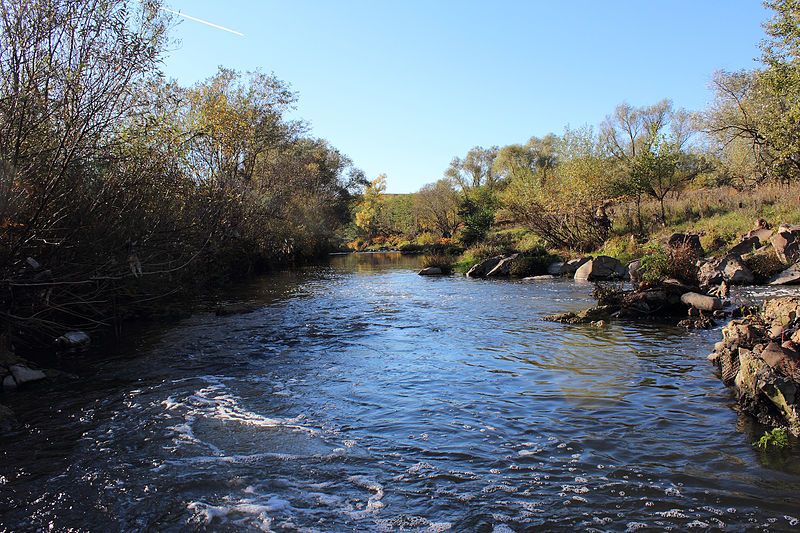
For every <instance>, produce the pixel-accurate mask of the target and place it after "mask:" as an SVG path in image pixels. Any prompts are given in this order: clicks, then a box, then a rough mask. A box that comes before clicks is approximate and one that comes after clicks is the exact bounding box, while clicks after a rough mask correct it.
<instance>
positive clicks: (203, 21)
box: [161, 7, 244, 37]
mask: <svg viewBox="0 0 800 533" xmlns="http://www.w3.org/2000/svg"><path fill="white" fill-rule="evenodd" d="M161 9H162V10H163V11H166V12H168V13H172V14H173V15H178V16H179V17H183V18H185V19H189V20H193V21H195V22H199V23H200V24H205V25H206V26H211V27H212V28H217V29H218V30H222V31H227V32H228V33H232V34H234V35H238V36H239V37H244V33H239V32H238V31H236V30H232V29H230V28H226V27H225V26H220V25H219V24H214V23H213V22H209V21H207V20H203V19H199V18H196V17H191V16H189V15H186V14H185V13H181V12H180V11H174V10H172V9H167V8H166V7H162V8H161Z"/></svg>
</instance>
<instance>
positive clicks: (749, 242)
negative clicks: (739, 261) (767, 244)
mask: <svg viewBox="0 0 800 533" xmlns="http://www.w3.org/2000/svg"><path fill="white" fill-rule="evenodd" d="M760 246H761V239H759V238H758V237H757V236H755V235H753V236H751V237H745V238H744V239H742V241H741V242H740V243H739V244H737V245H736V246H734V247H733V248H731V249H730V250H729V251H728V254H730V255H744V254H749V253H750V252H752V251H753V250H756V249H758V248H759V247H760Z"/></svg>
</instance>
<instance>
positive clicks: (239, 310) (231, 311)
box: [215, 304, 258, 316]
mask: <svg viewBox="0 0 800 533" xmlns="http://www.w3.org/2000/svg"><path fill="white" fill-rule="evenodd" d="M256 309H258V306H257V305H255V304H224V305H220V306H219V307H217V309H216V311H215V313H216V315H217V316H229V315H245V314H247V313H252V312H253V311H255V310H256Z"/></svg>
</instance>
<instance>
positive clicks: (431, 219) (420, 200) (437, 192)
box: [413, 179, 461, 238]
mask: <svg viewBox="0 0 800 533" xmlns="http://www.w3.org/2000/svg"><path fill="white" fill-rule="evenodd" d="M459 207H460V199H459V195H458V192H457V191H456V190H455V188H454V187H453V185H452V183H451V182H450V181H449V180H446V179H441V180H439V181H437V182H436V183H430V184H428V185H425V186H423V187H422V188H421V189H420V190H419V192H417V193H416V194H415V195H414V197H413V209H414V213H415V215H416V218H417V224H418V226H419V227H420V228H422V229H424V230H426V231H435V232H436V233H438V234H439V235H440V236H441V237H445V238H450V237H452V236H453V235H454V234H455V232H456V230H458V228H459V227H460V226H461V216H460V214H459Z"/></svg>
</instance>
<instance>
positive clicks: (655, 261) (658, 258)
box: [639, 246, 670, 283]
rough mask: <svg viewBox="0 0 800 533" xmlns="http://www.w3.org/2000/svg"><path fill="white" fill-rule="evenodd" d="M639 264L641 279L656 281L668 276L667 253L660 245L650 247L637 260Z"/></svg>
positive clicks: (650, 281)
mask: <svg viewBox="0 0 800 533" xmlns="http://www.w3.org/2000/svg"><path fill="white" fill-rule="evenodd" d="M639 262H640V265H641V267H640V268H641V273H642V280H643V281H646V282H649V283H657V282H659V281H661V280H663V279H664V278H667V277H669V273H670V265H669V255H668V254H667V252H666V251H665V250H664V248H662V247H660V246H659V247H651V248H649V249H648V251H647V253H646V254H645V255H644V256H642V258H641V259H640V260H639Z"/></svg>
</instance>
